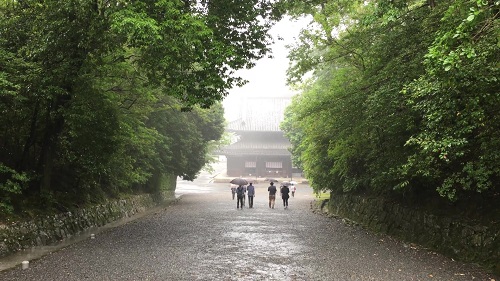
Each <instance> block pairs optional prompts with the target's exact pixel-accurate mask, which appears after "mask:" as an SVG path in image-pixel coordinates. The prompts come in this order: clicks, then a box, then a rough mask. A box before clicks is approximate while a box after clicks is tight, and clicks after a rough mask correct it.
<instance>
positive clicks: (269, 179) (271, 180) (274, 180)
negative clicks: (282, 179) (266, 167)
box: [265, 178, 279, 182]
mask: <svg viewBox="0 0 500 281" xmlns="http://www.w3.org/2000/svg"><path fill="white" fill-rule="evenodd" d="M265 181H268V182H279V180H276V179H271V178H266V179H265Z"/></svg>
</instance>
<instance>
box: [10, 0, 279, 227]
mask: <svg viewBox="0 0 500 281" xmlns="http://www.w3.org/2000/svg"><path fill="white" fill-rule="evenodd" d="M272 2H274V1H266V0H259V1H256V0H210V1H196V0H160V1H151V0H140V1H127V0H111V1H107V0H68V1H60V0H2V1H1V2H0V18H1V20H0V112H1V114H0V214H1V215H0V218H3V219H5V218H7V217H8V216H12V215H22V216H24V215H30V213H40V212H57V211H66V210H68V209H71V208H75V207H76V208H78V207H81V206H84V205H85V204H89V203H91V204H92V203H97V202H100V201H101V200H104V199H106V198H117V197H120V196H124V195H125V196H126V195H127V194H136V193H144V192H147V193H152V192H157V191H159V189H161V179H162V178H163V177H164V176H165V175H170V176H171V177H177V176H180V177H183V178H184V179H187V180H192V179H194V178H195V177H196V175H197V174H198V172H199V171H200V170H201V169H202V167H203V166H204V165H205V164H206V163H208V162H210V154H209V152H210V151H211V149H213V147H214V146H215V145H217V142H218V141H219V140H220V139H221V136H222V134H223V132H224V122H225V121H224V115H223V108H222V106H221V101H222V100H223V98H224V97H225V96H226V95H227V93H228V90H229V89H231V88H233V87H235V86H240V85H243V84H244V83H245V81H244V80H242V79H241V78H239V77H238V76H236V75H235V71H236V70H238V69H243V68H250V67H252V66H253V65H254V64H255V61H256V60H258V59H259V58H262V57H264V56H266V55H268V54H269V45H270V44H271V42H272V38H271V37H270V36H269V35H268V30H269V28H270V27H271V26H272V24H273V23H274V22H275V21H276V20H278V16H276V13H275V11H276V10H274V9H273V6H272Z"/></svg>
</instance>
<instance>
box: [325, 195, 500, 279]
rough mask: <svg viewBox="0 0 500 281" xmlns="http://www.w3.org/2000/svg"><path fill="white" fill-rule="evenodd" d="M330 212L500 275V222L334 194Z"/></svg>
mask: <svg viewBox="0 0 500 281" xmlns="http://www.w3.org/2000/svg"><path fill="white" fill-rule="evenodd" d="M325 205H326V206H325V207H326V208H327V210H328V212H329V213H331V214H334V215H336V216H340V217H343V218H347V219H350V220H352V221H355V222H357V223H359V224H361V225H363V226H365V227H367V228H369V229H371V230H374V231H376V232H382V233H387V234H389V235H391V236H395V237H398V238H400V239H402V240H404V241H408V242H412V243H416V244H419V245H422V246H424V247H427V248H430V249H433V250H435V251H438V252H441V253H443V254H445V255H447V256H450V257H453V258H455V259H457V260H462V261H465V262H472V263H477V264H480V265H482V266H484V267H485V268H487V269H490V270H493V271H494V272H495V273H496V274H500V222H499V220H498V219H497V220H493V221H490V222H484V221H482V222H480V221H474V220H470V219H467V220H463V219H462V218H461V217H460V216H454V217H450V216H443V215H437V214H433V213H431V212H429V211H428V210H427V211H425V210H419V209H415V208H410V207H407V206H403V205H401V204H399V203H395V202H393V201H388V200H386V199H383V198H378V197H364V196H357V195H346V194H341V195H337V194H335V195H333V194H332V196H331V198H330V200H329V202H328V204H325Z"/></svg>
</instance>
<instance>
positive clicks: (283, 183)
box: [281, 181, 292, 186]
mask: <svg viewBox="0 0 500 281" xmlns="http://www.w3.org/2000/svg"><path fill="white" fill-rule="evenodd" d="M281 185H282V186H289V185H292V184H291V183H290V182H288V181H284V182H282V183H281Z"/></svg>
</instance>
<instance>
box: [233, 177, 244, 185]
mask: <svg viewBox="0 0 500 281" xmlns="http://www.w3.org/2000/svg"><path fill="white" fill-rule="evenodd" d="M230 183H232V184H237V185H247V184H248V181H247V180H246V179H242V178H235V179H232V180H231V181H230Z"/></svg>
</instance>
